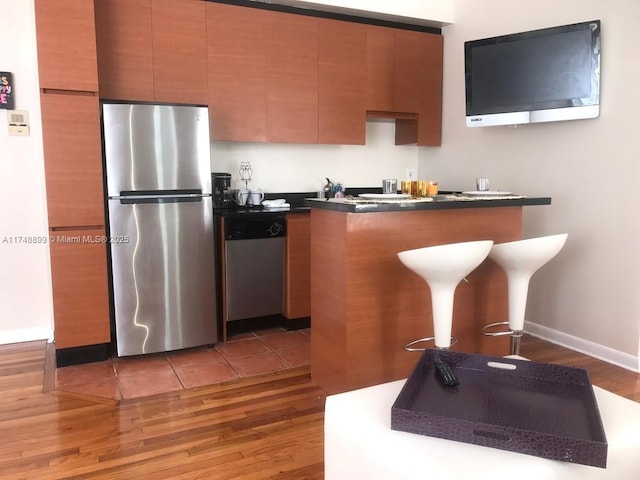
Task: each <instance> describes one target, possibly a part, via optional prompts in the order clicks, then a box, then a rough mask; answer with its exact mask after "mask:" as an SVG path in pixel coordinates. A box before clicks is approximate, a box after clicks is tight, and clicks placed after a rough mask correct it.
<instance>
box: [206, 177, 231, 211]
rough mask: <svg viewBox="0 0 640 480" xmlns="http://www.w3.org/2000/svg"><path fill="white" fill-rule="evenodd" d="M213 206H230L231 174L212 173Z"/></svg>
mask: <svg viewBox="0 0 640 480" xmlns="http://www.w3.org/2000/svg"><path fill="white" fill-rule="evenodd" d="M211 183H212V185H213V206H214V207H215V208H227V207H230V206H231V201H232V199H231V174H230V173H216V172H214V173H212V174H211Z"/></svg>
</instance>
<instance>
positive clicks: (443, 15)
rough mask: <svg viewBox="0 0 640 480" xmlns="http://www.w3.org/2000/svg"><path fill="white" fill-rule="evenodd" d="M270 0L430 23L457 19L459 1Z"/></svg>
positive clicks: (365, 15)
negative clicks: (456, 5) (455, 16)
mask: <svg viewBox="0 0 640 480" xmlns="http://www.w3.org/2000/svg"><path fill="white" fill-rule="evenodd" d="M253 1H262V0H253ZM270 3H277V4H281V5H291V6H295V7H301V8H311V9H314V10H323V11H331V12H338V13H344V14H347V15H357V16H363V17H369V18H379V19H383V20H390V21H401V22H406V23H415V24H422V25H430V26H442V25H446V24H450V23H453V19H454V4H455V2H454V0H395V1H393V2H391V1H389V0H318V1H315V0H272V1H271V2H270Z"/></svg>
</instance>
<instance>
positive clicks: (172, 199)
mask: <svg viewBox="0 0 640 480" xmlns="http://www.w3.org/2000/svg"><path fill="white" fill-rule="evenodd" d="M203 198H205V196H204V195H192V196H170V195H164V196H161V197H158V196H153V197H120V198H117V199H116V200H120V204H122V205H136V204H141V203H185V202H194V203H197V202H202V199H203Z"/></svg>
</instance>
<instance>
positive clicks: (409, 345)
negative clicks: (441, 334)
mask: <svg viewBox="0 0 640 480" xmlns="http://www.w3.org/2000/svg"><path fill="white" fill-rule="evenodd" d="M435 339H436V337H425V338H419V339H417V340H413V341H412V342H409V343H407V344H406V345H405V346H404V347H402V348H403V349H404V350H405V351H406V352H424V351H425V350H428V347H424V348H414V347H413V345H417V344H418V343H422V342H431V341H435ZM456 343H458V339H457V338H454V337H451V343H450V344H449V347H438V346H437V345H436V346H435V348H437V349H438V350H449V348H450V347H452V346H453V345H455V344H456Z"/></svg>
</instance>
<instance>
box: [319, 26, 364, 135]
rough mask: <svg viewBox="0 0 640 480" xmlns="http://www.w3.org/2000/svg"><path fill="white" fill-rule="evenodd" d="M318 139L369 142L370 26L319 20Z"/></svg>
mask: <svg viewBox="0 0 640 480" xmlns="http://www.w3.org/2000/svg"><path fill="white" fill-rule="evenodd" d="M318 52H319V53H318V56H319V59H318V60H319V66H318V73H319V79H318V80H319V89H318V123H319V125H318V141H319V143H322V144H331V143H333V144H355V145H364V143H365V130H366V127H365V110H366V106H365V104H366V81H367V68H366V65H367V29H366V26H365V25H363V24H358V23H348V22H341V21H336V20H327V19H324V18H320V19H318Z"/></svg>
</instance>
